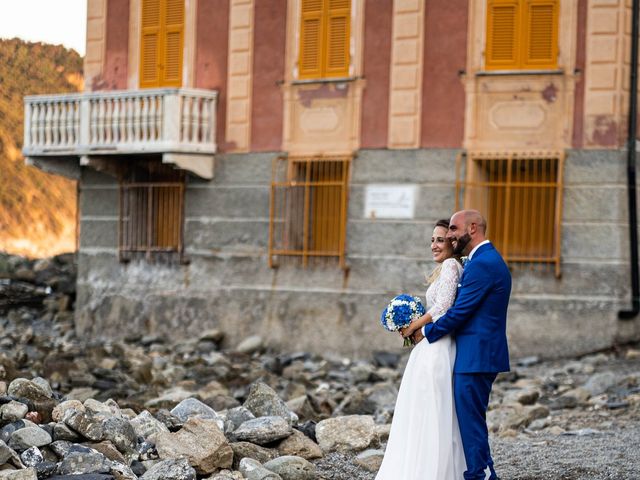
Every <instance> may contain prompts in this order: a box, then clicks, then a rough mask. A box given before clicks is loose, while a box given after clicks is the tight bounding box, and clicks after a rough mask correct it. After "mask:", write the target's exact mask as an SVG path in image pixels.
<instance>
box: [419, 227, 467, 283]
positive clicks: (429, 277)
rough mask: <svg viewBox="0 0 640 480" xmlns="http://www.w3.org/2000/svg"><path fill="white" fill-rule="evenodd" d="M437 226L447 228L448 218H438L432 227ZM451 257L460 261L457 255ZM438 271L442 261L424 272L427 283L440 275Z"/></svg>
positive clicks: (440, 270) (440, 268) (440, 269)
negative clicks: (428, 271) (428, 272)
mask: <svg viewBox="0 0 640 480" xmlns="http://www.w3.org/2000/svg"><path fill="white" fill-rule="evenodd" d="M438 227H442V228H445V229H447V230H449V220H447V219H445V218H443V219H441V220H438V221H437V222H436V224H435V225H434V226H433V228H434V230H435V229H436V228H438ZM453 258H455V259H456V260H458V262H459V261H460V256H459V255H453ZM440 272H442V263H439V264H438V265H436V268H434V269H433V270H432V271H431V273H430V274H429V275H427V274H425V276H424V277H425V280H426V282H427V285H431V284H432V283H433V282H435V281H436V280H437V279H438V277H439V276H440Z"/></svg>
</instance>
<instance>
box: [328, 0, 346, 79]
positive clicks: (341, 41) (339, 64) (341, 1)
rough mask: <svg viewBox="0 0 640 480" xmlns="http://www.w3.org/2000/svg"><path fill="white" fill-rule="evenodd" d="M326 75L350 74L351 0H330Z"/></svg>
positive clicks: (342, 75) (344, 75)
mask: <svg viewBox="0 0 640 480" xmlns="http://www.w3.org/2000/svg"><path fill="white" fill-rule="evenodd" d="M328 1H329V8H328V12H327V38H326V49H325V52H326V53H325V57H324V58H325V69H324V70H325V71H324V73H325V76H327V77H346V76H347V75H349V33H350V32H349V30H350V25H351V0H328Z"/></svg>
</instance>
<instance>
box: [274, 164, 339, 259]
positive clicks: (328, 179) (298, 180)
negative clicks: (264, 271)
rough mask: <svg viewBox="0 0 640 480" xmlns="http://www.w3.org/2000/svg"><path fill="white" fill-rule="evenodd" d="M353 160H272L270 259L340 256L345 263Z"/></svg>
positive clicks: (337, 257)
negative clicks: (350, 177) (350, 176)
mask: <svg viewBox="0 0 640 480" xmlns="http://www.w3.org/2000/svg"><path fill="white" fill-rule="evenodd" d="M350 163H351V158H350V157H348V158H333V157H320V158H289V159H283V158H278V159H276V160H275V161H274V164H273V177H272V182H271V205H270V224H269V263H270V265H271V266H274V265H275V263H274V258H275V257H279V256H280V257H297V258H300V259H301V261H302V264H303V265H305V266H306V265H308V263H309V260H310V259H312V261H313V262H314V263H318V262H319V261H323V260H327V259H338V260H339V263H340V266H342V267H344V266H345V262H344V252H345V237H346V218H347V186H348V182H349V166H350Z"/></svg>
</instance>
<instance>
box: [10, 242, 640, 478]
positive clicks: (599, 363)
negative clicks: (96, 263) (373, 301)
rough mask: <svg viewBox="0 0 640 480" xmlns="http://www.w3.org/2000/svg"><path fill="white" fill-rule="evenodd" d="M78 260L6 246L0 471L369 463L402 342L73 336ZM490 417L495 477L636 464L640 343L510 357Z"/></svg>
mask: <svg viewBox="0 0 640 480" xmlns="http://www.w3.org/2000/svg"><path fill="white" fill-rule="evenodd" d="M74 260H75V259H74V257H73V256H72V255H61V256H58V257H54V258H50V259H40V260H28V259H25V258H22V257H16V256H10V255H6V254H0V479H4V478H6V479H19V480H35V479H54V480H63V479H70V480H73V479H76V480H110V479H116V480H133V479H138V478H140V479H144V480H156V479H157V480H160V479H162V480H190V479H216V480H223V479H224V480H231V479H236V480H241V479H248V480H263V479H264V480H271V479H275V480H277V479H283V480H294V479H296V480H306V479H309V480H311V479H318V480H321V479H337V480H352V479H356V480H369V479H374V478H375V472H376V471H377V468H378V467H379V465H380V462H381V460H382V456H383V453H384V448H385V444H386V440H387V437H388V433H389V428H390V423H391V419H392V417H393V409H394V404H395V398H396V395H397V390H398V387H399V383H400V380H401V377H402V371H403V368H404V364H405V363H406V360H407V358H408V355H409V350H408V349H404V350H403V349H400V348H399V349H398V350H397V351H393V352H376V353H375V354H374V355H372V356H371V358H369V359H364V360H356V359H350V358H342V357H337V356H332V355H329V354H327V355H324V356H318V355H312V354H310V353H307V352H303V351H300V352H279V351H273V350H272V349H270V348H269V345H265V344H264V342H263V341H262V339H261V338H259V337H248V338H246V339H244V341H242V342H241V343H239V344H236V345H230V344H228V343H227V341H226V339H225V332H223V331H220V330H216V329H211V330H208V331H203V332H201V333H200V335H198V336H197V337H194V338H188V339H180V338H179V336H177V335H176V338H169V337H161V336H143V335H138V334H136V333H135V332H131V334H129V336H128V337H126V338H125V339H124V340H122V341H107V340H104V339H102V340H101V341H96V340H93V341H91V340H89V339H85V338H79V337H78V336H77V335H76V333H75V331H74V328H73V301H74V297H75V287H74V285H75V264H74ZM372 321H373V320H372ZM487 420H488V425H489V428H490V430H491V442H492V448H493V453H494V459H495V462H496V469H497V471H498V473H499V474H500V476H501V478H502V479H503V480H534V479H535V480H538V479H563V480H572V479H576V480H578V479H637V478H639V477H640V473H639V472H640V456H638V454H637V448H638V445H640V345H638V344H630V345H623V346H618V347H612V348H611V349H608V350H604V351H600V352H591V353H589V354H588V355H584V356H582V357H579V358H565V359H555V360H546V359H541V358H538V357H528V358H520V359H513V365H512V371H511V372H509V373H507V374H502V375H500V376H499V378H498V380H497V382H496V384H495V385H494V389H493V393H492V397H491V402H490V408H489V412H488V419H487ZM399 480H401V479H399Z"/></svg>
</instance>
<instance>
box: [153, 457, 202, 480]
mask: <svg viewBox="0 0 640 480" xmlns="http://www.w3.org/2000/svg"><path fill="white" fill-rule="evenodd" d="M140 480H196V471H195V470H194V469H193V467H192V466H191V465H189V461H188V460H187V459H186V458H178V459H168V460H163V461H161V462H158V463H156V464H155V465H154V466H153V467H151V468H150V469H149V470H147V471H146V472H145V473H144V475H142V477H140Z"/></svg>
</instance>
